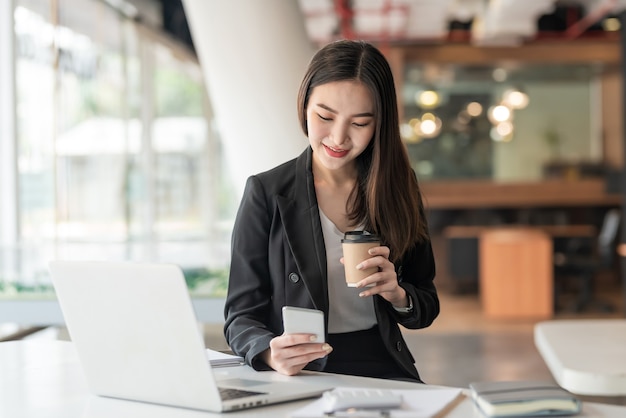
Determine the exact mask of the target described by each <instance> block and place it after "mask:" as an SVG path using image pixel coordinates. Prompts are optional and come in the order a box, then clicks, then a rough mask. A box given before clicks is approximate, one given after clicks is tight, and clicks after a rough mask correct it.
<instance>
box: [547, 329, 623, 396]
mask: <svg viewBox="0 0 626 418" xmlns="http://www.w3.org/2000/svg"><path fill="white" fill-rule="evenodd" d="M535 345H536V346H537V349H538V350H539V353H541V356H542V357H543V359H544V361H545V362H546V364H547V365H548V368H549V369H550V371H551V372H552V375H553V376H554V378H555V379H556V381H557V382H558V383H559V385H561V386H562V387H563V388H565V389H567V390H569V391H570V392H572V393H577V394H579V395H591V396H594V395H599V396H622V395H626V319H583V320H558V321H545V322H540V323H538V324H537V325H536V326H535Z"/></svg>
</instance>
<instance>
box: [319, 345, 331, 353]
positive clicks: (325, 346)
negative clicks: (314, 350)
mask: <svg viewBox="0 0 626 418" xmlns="http://www.w3.org/2000/svg"><path fill="white" fill-rule="evenodd" d="M322 350H324V351H326V352H327V353H330V352H331V351H332V350H333V348H332V347H331V346H330V345H329V344H324V345H323V346H322Z"/></svg>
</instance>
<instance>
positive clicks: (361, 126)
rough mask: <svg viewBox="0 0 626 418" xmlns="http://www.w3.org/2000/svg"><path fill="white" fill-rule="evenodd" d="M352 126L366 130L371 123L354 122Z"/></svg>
mask: <svg viewBox="0 0 626 418" xmlns="http://www.w3.org/2000/svg"><path fill="white" fill-rule="evenodd" d="M352 124H353V125H354V126H356V127H357V128H365V127H366V126H367V125H369V124H370V123H369V122H364V123H356V122H353V123H352Z"/></svg>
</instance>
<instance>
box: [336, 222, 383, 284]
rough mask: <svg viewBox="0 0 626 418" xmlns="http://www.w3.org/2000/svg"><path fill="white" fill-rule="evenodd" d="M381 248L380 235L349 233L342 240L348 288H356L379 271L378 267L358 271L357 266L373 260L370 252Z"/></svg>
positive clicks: (361, 232) (363, 232)
mask: <svg viewBox="0 0 626 418" xmlns="http://www.w3.org/2000/svg"><path fill="white" fill-rule="evenodd" d="M379 246H380V238H379V237H378V235H374V234H370V233H368V232H365V231H348V232H346V233H345V235H344V237H343V239H342V240H341V247H342V248H343V265H344V269H345V272H346V284H347V285H348V287H356V284H357V283H358V282H360V281H361V280H363V279H364V278H366V277H368V276H371V275H372V274H374V273H376V272H377V271H378V267H370V268H367V269H362V270H357V268H356V266H357V265H358V264H359V263H361V262H362V261H365V260H367V259H368V258H371V257H372V256H371V255H370V254H369V253H368V250H369V249H370V248H373V247H379Z"/></svg>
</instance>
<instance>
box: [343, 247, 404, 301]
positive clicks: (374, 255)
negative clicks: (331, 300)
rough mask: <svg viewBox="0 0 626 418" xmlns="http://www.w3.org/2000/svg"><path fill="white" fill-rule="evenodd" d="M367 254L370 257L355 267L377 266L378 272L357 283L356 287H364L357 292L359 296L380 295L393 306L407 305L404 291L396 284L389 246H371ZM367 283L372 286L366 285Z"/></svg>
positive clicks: (396, 278)
mask: <svg viewBox="0 0 626 418" xmlns="http://www.w3.org/2000/svg"><path fill="white" fill-rule="evenodd" d="M369 254H370V255H371V258H368V259H367V260H365V261H363V262H361V263H360V264H359V265H357V269H359V270H362V269H367V268H371V267H377V268H378V272H376V273H374V274H372V275H370V276H368V277H366V278H365V279H363V280H361V281H360V282H358V283H357V286H356V287H357V288H361V289H364V290H363V291H362V292H361V293H359V296H360V297H367V296H372V295H380V296H382V297H383V298H385V299H386V300H387V301H389V302H390V303H391V304H392V305H393V306H397V307H404V306H408V304H409V299H408V297H407V294H406V291H405V290H404V289H403V288H402V287H400V286H399V285H398V276H397V274H396V268H395V266H394V265H393V263H392V262H391V261H389V247H386V246H380V247H373V248H371V249H370V250H369ZM341 262H342V263H343V257H342V258H341ZM368 285H373V286H372V287H368Z"/></svg>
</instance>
